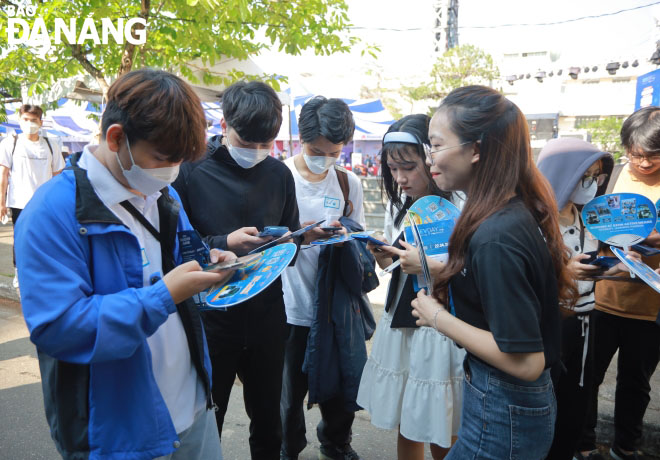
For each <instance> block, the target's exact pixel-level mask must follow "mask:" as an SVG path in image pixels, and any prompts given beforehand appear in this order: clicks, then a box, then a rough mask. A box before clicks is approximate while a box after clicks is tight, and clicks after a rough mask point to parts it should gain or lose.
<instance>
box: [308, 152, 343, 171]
mask: <svg viewBox="0 0 660 460" xmlns="http://www.w3.org/2000/svg"><path fill="white" fill-rule="evenodd" d="M303 159H304V160H305V164H306V165H307V167H308V168H309V170H310V171H312V172H313V173H314V174H323V173H324V172H326V171H327V170H328V169H330V168H332V165H334V164H335V163H337V158H335V157H326V156H320V157H312V156H309V155H307V154H306V153H303Z"/></svg>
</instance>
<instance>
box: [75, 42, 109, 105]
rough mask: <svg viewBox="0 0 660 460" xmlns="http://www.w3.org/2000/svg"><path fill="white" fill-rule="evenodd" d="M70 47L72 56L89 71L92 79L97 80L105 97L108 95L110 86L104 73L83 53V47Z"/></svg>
mask: <svg viewBox="0 0 660 460" xmlns="http://www.w3.org/2000/svg"><path fill="white" fill-rule="evenodd" d="M69 47H70V48H71V56H73V57H74V58H75V59H76V60H77V61H78V62H80V65H82V67H83V69H85V70H86V71H87V73H89V74H90V75H91V76H92V77H94V78H96V81H97V82H98V84H99V86H100V87H101V90H102V91H103V95H104V96H105V95H106V94H107V93H108V89H109V88H110V86H109V85H108V82H107V81H106V80H105V76H104V75H103V72H101V71H100V70H99V69H97V68H96V67H94V65H92V63H91V62H89V60H88V59H87V57H85V54H84V53H83V50H82V46H80V45H75V44H69Z"/></svg>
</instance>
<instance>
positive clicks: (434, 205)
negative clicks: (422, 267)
mask: <svg viewBox="0 0 660 460" xmlns="http://www.w3.org/2000/svg"><path fill="white" fill-rule="evenodd" d="M408 215H409V216H410V220H409V221H408V225H407V226H406V228H405V229H404V234H405V237H406V241H407V242H408V243H411V244H415V245H416V243H414V242H415V237H414V234H413V229H412V225H410V222H414V223H415V225H416V226H417V229H418V232H419V235H420V237H421V238H420V240H421V242H422V245H423V247H422V249H423V250H424V252H425V253H426V255H427V256H428V257H431V258H433V259H436V260H441V261H446V260H447V257H448V256H449V237H450V236H451V233H452V231H453V230H454V226H455V225H456V221H457V220H458V217H459V215H460V211H459V210H458V208H457V207H456V206H454V205H453V204H452V203H451V202H449V201H447V200H445V199H444V198H441V197H439V196H426V197H424V198H420V199H419V200H417V201H415V202H414V203H413V204H412V206H411V207H410V210H409V212H408ZM425 262H426V261H425ZM413 287H414V289H415V291H419V289H420V288H421V287H424V280H423V279H422V277H420V276H416V277H415V278H413Z"/></svg>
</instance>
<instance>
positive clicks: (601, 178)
mask: <svg viewBox="0 0 660 460" xmlns="http://www.w3.org/2000/svg"><path fill="white" fill-rule="evenodd" d="M605 179H607V174H597V175H595V176H583V177H582V187H583V188H589V187H591V184H593V183H594V182H596V184H597V185H598V186H599V187H600V186H601V185H603V184H604V183H605Z"/></svg>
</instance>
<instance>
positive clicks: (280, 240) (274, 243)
mask: <svg viewBox="0 0 660 460" xmlns="http://www.w3.org/2000/svg"><path fill="white" fill-rule="evenodd" d="M323 222H325V219H322V220H319V221H318V222H314V223H313V224H310V225H307V226H306V227H303V228H301V229H298V230H296V231H295V232H293V233H291V234H290V235H285V236H282V237H280V238H277V239H275V240H273V241H269V242H268V243H266V244H264V245H261V246H259V247H258V248H256V249H253V250H252V251H250V252H248V254H256V253H258V252H262V251H265V250H266V249H269V248H272V247H274V246H277V245H278V244H281V243H283V242H284V241H288V240H290V239H291V238H295V237H296V236H299V235H302V234H303V233H305V232H308V231H310V230H311V229H313V228H314V227H318V226H319V225H321V224H322V223H323Z"/></svg>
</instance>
